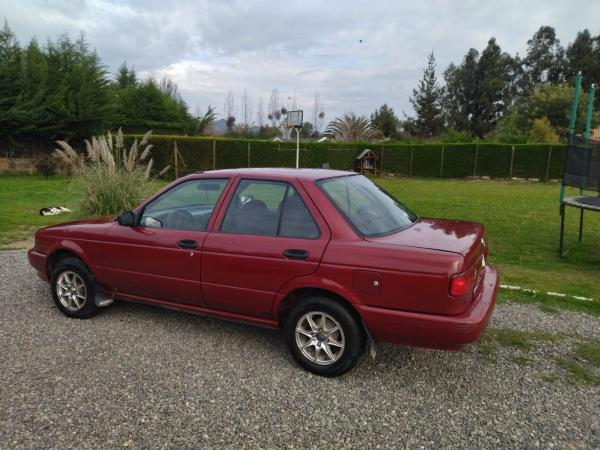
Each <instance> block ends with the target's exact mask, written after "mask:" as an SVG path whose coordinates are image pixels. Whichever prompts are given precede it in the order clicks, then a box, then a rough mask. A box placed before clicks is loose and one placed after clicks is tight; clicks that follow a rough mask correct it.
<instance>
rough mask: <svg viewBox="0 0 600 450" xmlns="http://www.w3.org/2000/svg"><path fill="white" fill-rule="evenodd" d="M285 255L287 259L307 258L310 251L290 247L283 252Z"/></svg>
mask: <svg viewBox="0 0 600 450" xmlns="http://www.w3.org/2000/svg"><path fill="white" fill-rule="evenodd" d="M283 256H285V257H286V258H287V259H306V258H308V251H306V250H300V249H297V248H290V249H288V250H285V251H284V252H283Z"/></svg>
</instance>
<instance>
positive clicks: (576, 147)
mask: <svg viewBox="0 0 600 450" xmlns="http://www.w3.org/2000/svg"><path fill="white" fill-rule="evenodd" d="M562 183H563V185H565V186H572V187H577V188H581V189H585V190H590V191H597V192H600V142H597V141H590V142H589V143H585V142H584V141H583V140H577V139H574V140H573V142H572V143H571V144H569V145H568V146H567V150H566V154H565V168H564V173H563V181H562Z"/></svg>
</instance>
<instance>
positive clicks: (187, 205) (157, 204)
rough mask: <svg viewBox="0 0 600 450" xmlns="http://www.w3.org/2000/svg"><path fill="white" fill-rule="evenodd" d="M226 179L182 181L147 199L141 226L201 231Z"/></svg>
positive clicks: (221, 191) (204, 228)
mask: <svg viewBox="0 0 600 450" xmlns="http://www.w3.org/2000/svg"><path fill="white" fill-rule="evenodd" d="M227 182H228V180H227V179H203V180H190V181H185V182H183V183H181V184H179V185H177V186H175V187H174V188H173V189H170V190H168V191H167V192H165V193H164V194H162V195H161V196H160V197H158V198H157V199H155V200H153V201H152V202H150V203H149V204H148V205H147V206H146V207H145V208H144V212H143V214H142V217H141V219H140V225H141V226H144V227H150V228H172V229H178V230H195V231H204V230H206V227H207V226H208V221H209V220H210V217H211V215H212V213H213V210H214V207H215V204H216V203H217V202H218V201H219V198H220V197H221V194H222V193H223V190H224V189H225V186H226V185H227Z"/></svg>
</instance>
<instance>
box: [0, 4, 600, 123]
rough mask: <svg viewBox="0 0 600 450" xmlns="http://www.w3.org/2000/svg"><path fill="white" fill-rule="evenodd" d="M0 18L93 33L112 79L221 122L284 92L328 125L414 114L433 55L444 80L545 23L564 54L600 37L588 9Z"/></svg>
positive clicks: (91, 11)
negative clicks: (180, 101)
mask: <svg viewBox="0 0 600 450" xmlns="http://www.w3.org/2000/svg"><path fill="white" fill-rule="evenodd" d="M0 8H1V10H2V11H3V12H4V14H5V18H6V20H7V21H8V23H9V25H10V27H11V28H12V29H13V30H15V32H16V33H17V36H18V37H19V39H20V40H21V41H22V42H26V41H28V40H29V39H30V38H31V37H33V36H36V37H37V38H38V40H39V41H40V42H45V40H46V39H47V38H55V37H56V36H58V35H59V34H62V33H65V32H67V33H68V34H69V35H71V36H75V35H77V34H79V32H81V31H83V32H84V33H85V35H86V38H87V40H88V41H89V42H90V44H91V45H92V46H93V47H95V48H96V49H97V51H98V54H99V55H100V56H101V58H102V60H103V62H104V64H106V66H107V68H108V69H109V70H110V71H111V72H113V73H114V72H115V71H116V69H117V67H118V65H119V64H121V63H122V62H123V61H127V63H128V64H129V65H130V66H135V68H136V70H137V71H138V73H140V74H142V75H150V74H153V75H155V76H162V75H167V76H169V77H171V78H172V79H173V80H174V81H175V82H177V84H178V85H179V90H180V92H181V93H182V95H183V97H184V99H185V100H186V101H187V102H188V104H190V106H191V108H192V111H193V110H195V109H196V108H197V107H198V108H200V109H202V110H204V109H205V108H206V106H207V105H209V104H211V105H214V106H216V107H217V109H218V110H219V112H221V111H222V109H223V106H222V105H223V101H224V99H225V96H226V95H227V92H228V91H230V90H232V91H233V92H234V93H235V95H236V97H237V98H236V100H237V103H238V106H239V98H240V96H241V95H242V92H243V90H244V89H246V90H247V92H248V94H249V96H250V97H252V98H253V102H254V104H255V105H256V104H257V102H258V98H259V97H263V99H264V101H265V102H266V101H267V100H268V97H269V94H270V91H271V89H272V88H277V89H278V90H279V91H280V92H281V95H280V97H281V98H282V99H286V98H287V97H294V96H295V97H296V98H297V101H298V102H299V104H300V106H301V107H303V108H304V109H305V110H307V112H308V114H306V116H307V117H310V109H311V108H312V100H313V97H314V93H315V92H317V91H318V92H320V93H321V98H322V101H323V103H324V106H325V110H326V114H327V117H328V118H332V117H333V116H335V115H338V114H340V113H342V112H345V111H355V112H357V113H360V114H369V113H370V112H372V111H373V110H374V109H375V108H376V107H378V106H379V105H381V104H382V103H384V102H387V103H388V104H390V105H391V106H392V107H394V108H395V109H396V111H397V112H401V111H402V110H405V111H407V112H410V111H411V108H410V104H409V102H408V98H409V96H410V94H411V92H412V88H413V87H414V86H416V84H417V82H418V80H419V78H420V77H421V74H422V69H423V66H424V64H425V61H426V55H427V54H428V53H429V52H430V51H432V50H433V51H434V52H435V55H436V59H437V63H438V74H439V77H440V78H441V74H442V72H443V70H444V68H445V67H446V66H447V65H448V64H449V63H450V62H452V61H454V62H458V61H460V60H461V59H462V57H463V56H464V54H465V53H466V52H467V50H468V49H469V48H470V47H474V48H477V49H479V50H481V49H482V48H483V47H484V46H485V45H486V43H487V40H488V39H489V38H490V37H491V36H495V37H496V38H497V41H498V43H499V44H500V45H501V47H502V48H503V50H505V51H508V52H510V53H513V54H514V53H516V52H519V53H521V54H523V53H524V52H525V49H526V42H527V39H529V38H530V37H531V35H532V34H533V33H534V32H535V31H536V30H537V28H539V27H540V26H541V25H551V26H554V27H555V28H556V29H557V33H558V35H559V38H561V40H562V42H563V44H566V43H568V42H569V41H571V40H572V39H573V38H574V36H575V33H576V31H578V30H580V29H583V28H585V27H588V28H590V30H591V31H592V32H593V33H598V32H599V31H600V30H599V26H598V25H597V24H596V20H595V19H596V18H597V17H600V4H594V3H593V2H587V1H583V0H573V1H571V2H564V1H548V0H544V1H542V0H534V1H530V2H522V1H516V0H508V1H504V2H482V1H475V0H465V1H461V2H457V1H449V0H447V1H446V0H431V1H422V2H398V1H392V0H390V1H385V2H384V1H380V2H376V1H372V0H370V1H364V0H352V1H351V0H346V1H343V0H335V1H328V2H320V1H316V0H304V1H302V2H293V1H292V2H276V1H263V0H245V1H220V0H205V1H197V2H190V1H185V0H175V1H169V2H165V1H159V0H148V1H141V0H139V1H135V0H129V1H99V0H88V1H84V2H71V1H53V2H47V1H44V0H35V1H29V2H18V3H17V2H10V1H8V0H0ZM361 41H362V42H361Z"/></svg>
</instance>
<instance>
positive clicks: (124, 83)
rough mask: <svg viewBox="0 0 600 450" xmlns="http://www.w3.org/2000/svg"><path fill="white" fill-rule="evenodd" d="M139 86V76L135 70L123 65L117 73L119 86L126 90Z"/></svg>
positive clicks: (125, 64)
mask: <svg viewBox="0 0 600 450" xmlns="http://www.w3.org/2000/svg"><path fill="white" fill-rule="evenodd" d="M136 84H137V76H136V74H135V71H134V70H133V69H129V68H128V67H127V63H125V62H124V63H123V64H121V65H120V66H119V71H118V72H117V86H118V87H120V88H122V89H124V88H126V87H129V86H135V85H136Z"/></svg>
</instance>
